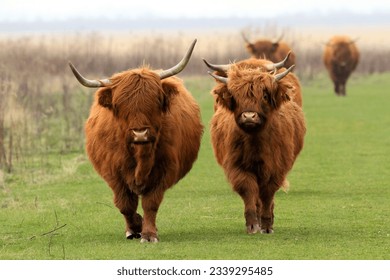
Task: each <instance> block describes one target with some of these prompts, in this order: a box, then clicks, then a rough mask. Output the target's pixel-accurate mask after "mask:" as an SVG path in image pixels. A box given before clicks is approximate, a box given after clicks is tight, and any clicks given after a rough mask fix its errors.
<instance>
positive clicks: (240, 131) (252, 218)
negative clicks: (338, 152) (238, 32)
mask: <svg viewBox="0 0 390 280" xmlns="http://www.w3.org/2000/svg"><path fill="white" fill-rule="evenodd" d="M209 65H210V64H209ZM278 67H280V65H278V64H276V65H275V66H273V65H272V62H271V61H267V60H256V59H247V60H244V61H241V62H238V63H236V64H232V65H230V66H229V67H227V68H226V67H225V66H224V67H221V68H220V69H219V70H218V71H217V73H220V72H222V71H223V70H227V75H226V76H227V77H221V76H219V75H216V74H212V75H213V77H214V78H216V79H217V80H218V81H219V82H218V83H217V85H216V86H215V87H214V89H213V90H212V94H213V95H215V96H216V99H215V100H216V101H215V102H216V103H217V104H216V106H215V109H216V111H215V113H214V116H213V117H212V120H211V138H212V144H213V149H214V154H215V157H216V159H217V162H218V163H219V164H220V165H221V166H222V168H223V169H224V171H225V174H226V176H227V179H228V180H229V182H230V183H231V185H232V187H233V189H234V191H236V192H237V193H238V194H239V195H240V196H241V198H242V199H243V201H244V204H245V212H244V215H245V220H246V228H247V233H249V234H253V233H256V232H258V231H260V232H261V233H272V232H273V223H274V213H273V210H274V195H275V193H276V191H277V190H278V189H279V188H280V187H287V185H288V182H287V180H286V176H287V173H288V172H289V171H290V170H291V168H292V167H293V164H294V162H295V160H296V158H297V156H298V154H299V153H300V151H301V149H302V147H303V141H304V135H305V133H306V126H305V119H304V114H303V112H302V108H301V104H302V97H301V91H300V85H299V82H298V79H297V78H296V77H295V76H294V74H292V73H289V72H290V71H291V69H292V67H290V68H289V69H288V70H286V69H285V68H282V69H279V70H276V68H278ZM212 69H213V70H217V69H218V67H212ZM272 69H275V70H273V71H272V72H269V71H270V70H272Z"/></svg>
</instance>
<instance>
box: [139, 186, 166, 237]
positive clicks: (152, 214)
mask: <svg viewBox="0 0 390 280" xmlns="http://www.w3.org/2000/svg"><path fill="white" fill-rule="evenodd" d="M163 196H164V193H163V191H157V190H156V191H153V192H150V193H148V194H146V195H144V196H143V197H142V208H143V210H144V220H143V225H142V233H141V242H153V243H154V242H158V241H159V240H158V235H157V228H156V217H157V212H158V208H159V207H160V204H161V201H162V200H163Z"/></svg>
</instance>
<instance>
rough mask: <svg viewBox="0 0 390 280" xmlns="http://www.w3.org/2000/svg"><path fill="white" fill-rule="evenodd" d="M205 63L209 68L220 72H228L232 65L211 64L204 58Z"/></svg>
mask: <svg viewBox="0 0 390 280" xmlns="http://www.w3.org/2000/svg"><path fill="white" fill-rule="evenodd" d="M202 60H203V62H204V63H205V64H206V65H207V67H208V68H210V69H211V70H214V71H219V72H227V71H228V70H229V69H230V66H231V65H230V64H219V65H217V64H211V63H208V62H207V61H206V59H204V58H202Z"/></svg>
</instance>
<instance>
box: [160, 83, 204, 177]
mask: <svg viewBox="0 0 390 280" xmlns="http://www.w3.org/2000/svg"><path fill="white" fill-rule="evenodd" d="M164 83H171V84H174V85H175V86H176V87H177V89H178V93H177V94H175V95H174V97H173V98H172V99H171V101H170V106H169V110H168V112H167V114H166V116H165V119H164V124H163V127H164V132H163V135H162V136H163V137H166V139H168V141H169V142H171V143H172V145H173V146H174V147H175V151H176V152H177V158H178V162H179V166H180V172H179V178H178V179H180V178H182V177H183V176H184V175H185V174H187V173H188V171H189V170H190V169H191V167H192V165H193V163H194V161H195V160H196V158H197V155H198V151H199V148H200V142H201V137H202V134H203V125H202V123H201V116H200V108H199V105H198V104H197V103H196V101H195V99H194V97H193V96H192V95H191V94H190V93H189V92H188V90H187V89H186V88H185V87H184V86H183V84H182V82H181V80H180V79H178V78H176V77H172V78H169V79H166V80H164Z"/></svg>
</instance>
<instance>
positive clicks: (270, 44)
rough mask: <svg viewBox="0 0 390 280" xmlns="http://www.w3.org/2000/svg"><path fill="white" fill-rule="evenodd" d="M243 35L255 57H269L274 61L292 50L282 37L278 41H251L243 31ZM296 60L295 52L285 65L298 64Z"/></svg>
mask: <svg viewBox="0 0 390 280" xmlns="http://www.w3.org/2000/svg"><path fill="white" fill-rule="evenodd" d="M242 37H243V39H244V41H245V43H246V48H247V50H248V52H249V53H250V54H251V55H252V56H253V57H255V58H260V59H268V60H270V61H272V62H278V61H281V60H282V59H283V58H285V57H286V55H287V54H288V53H289V52H291V48H290V46H289V45H288V44H287V43H285V42H283V41H281V39H282V38H279V39H278V40H276V41H271V40H268V39H261V40H257V41H255V42H250V41H249V40H248V39H247V37H246V36H245V34H244V33H242ZM295 61H296V59H295V54H294V53H291V55H290V56H289V58H288V60H287V61H286V63H285V67H286V68H290V67H291V66H292V65H295V64H296V63H295Z"/></svg>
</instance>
